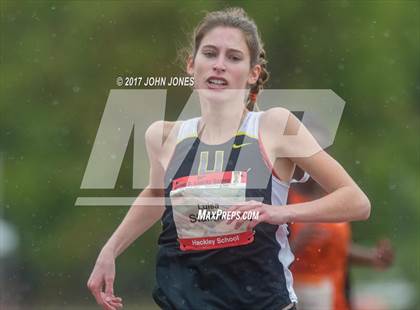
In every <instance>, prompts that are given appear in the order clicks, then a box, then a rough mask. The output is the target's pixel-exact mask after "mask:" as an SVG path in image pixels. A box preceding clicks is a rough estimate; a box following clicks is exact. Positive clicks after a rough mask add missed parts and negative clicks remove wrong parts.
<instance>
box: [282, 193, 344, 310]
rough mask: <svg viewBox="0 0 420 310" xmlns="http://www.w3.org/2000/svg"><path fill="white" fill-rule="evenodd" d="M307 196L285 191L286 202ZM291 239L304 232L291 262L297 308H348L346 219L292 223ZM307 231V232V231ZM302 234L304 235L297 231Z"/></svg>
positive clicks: (299, 201)
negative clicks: (287, 199) (342, 221)
mask: <svg viewBox="0 0 420 310" xmlns="http://www.w3.org/2000/svg"><path fill="white" fill-rule="evenodd" d="M307 200H308V199H307V198H306V197H305V196H303V195H300V194H297V193H296V192H293V191H291V192H289V203H290V204H293V203H301V202H305V201H307ZM290 227H291V234H290V241H291V243H292V242H294V241H297V240H295V239H296V238H299V237H298V235H299V234H300V233H303V234H305V230H306V235H307V238H305V239H306V240H301V242H302V243H301V244H302V246H300V247H298V248H297V249H296V251H295V253H294V255H295V262H294V263H293V265H292V266H291V267H292V268H291V271H292V273H293V278H294V283H295V284H294V287H295V290H296V294H297V295H298V298H299V309H302V310H306V309H323V310H329V309H330V310H348V309H349V306H348V304H347V300H346V297H345V281H346V270H347V263H348V259H347V257H348V251H349V244H350V238H351V231H350V225H349V224H348V223H293V224H292V225H290ZM308 233H309V234H308ZM301 236H304V235H301Z"/></svg>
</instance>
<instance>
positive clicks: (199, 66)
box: [187, 26, 261, 94]
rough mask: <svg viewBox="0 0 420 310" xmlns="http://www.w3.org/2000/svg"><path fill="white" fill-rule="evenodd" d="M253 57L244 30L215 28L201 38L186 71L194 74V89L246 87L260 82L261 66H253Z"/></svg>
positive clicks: (213, 89)
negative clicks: (258, 80) (251, 64)
mask: <svg viewBox="0 0 420 310" xmlns="http://www.w3.org/2000/svg"><path fill="white" fill-rule="evenodd" d="M250 63H251V56H250V53H249V48H248V46H247V43H246V41H245V36H244V34H243V33H242V31H241V30H239V29H236V28H230V27H220V26H219V27H216V28H214V29H212V30H210V31H209V32H208V33H207V34H206V35H205V36H204V37H203V39H202V41H201V44H200V47H199V49H198V51H197V54H196V56H195V59H194V60H193V59H190V60H189V62H188V67H187V71H188V73H189V74H191V75H193V76H194V81H195V88H197V89H206V90H209V91H211V92H213V93H214V94H216V93H220V92H223V91H224V90H226V89H244V88H246V86H247V84H253V83H255V82H256V81H257V79H258V76H259V73H260V70H261V68H260V66H259V65H256V66H254V67H253V68H252V69H251V66H250Z"/></svg>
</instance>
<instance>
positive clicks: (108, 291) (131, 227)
mask: <svg viewBox="0 0 420 310" xmlns="http://www.w3.org/2000/svg"><path fill="white" fill-rule="evenodd" d="M162 124H163V122H155V123H153V124H152V125H151V126H150V127H149V128H148V130H147V131H146V134H145V138H146V148H147V153H148V157H149V162H150V176H149V185H148V186H147V187H146V188H145V189H144V190H143V191H142V192H141V193H140V195H139V197H138V198H137V199H136V201H135V202H134V204H133V205H132V206H131V207H130V209H129V210H128V212H127V214H126V216H125V217H124V219H123V221H122V222H121V224H120V225H119V226H118V228H117V229H116V230H115V232H114V233H113V234H112V236H111V238H109V240H108V241H107V242H106V244H105V245H104V247H103V248H102V250H101V252H100V254H99V256H98V259H97V260H96V263H95V266H94V269H93V271H92V274H91V275H90V278H89V280H88V283H87V286H88V288H89V290H90V291H91V293H92V294H93V296H94V297H95V299H96V301H97V303H98V304H99V305H101V306H102V308H103V309H105V310H115V309H120V308H121V307H122V300H121V299H120V298H118V297H115V296H114V291H113V284H114V279H115V259H116V258H117V257H118V255H120V254H121V253H122V252H124V250H125V249H126V248H127V247H128V246H129V245H130V244H131V243H132V242H134V241H135V240H136V239H137V238H138V237H139V236H141V235H142V234H143V233H144V232H145V231H147V230H148V229H149V228H150V227H151V226H153V224H154V223H156V221H158V220H159V219H160V218H161V216H162V214H163V211H164V190H163V176H164V170H163V167H162V165H161V163H160V160H159V155H160V154H161V153H160V152H161V145H162V143H161V141H162V126H163V125H162ZM142 198H156V199H162V204H160V205H159V204H156V203H154V204H153V205H144V204H142V203H141V200H142Z"/></svg>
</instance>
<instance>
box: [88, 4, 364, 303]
mask: <svg viewBox="0 0 420 310" xmlns="http://www.w3.org/2000/svg"><path fill="white" fill-rule="evenodd" d="M187 72H188V73H189V74H191V75H192V76H193V77H194V81H195V85H194V86H195V89H196V90H197V92H198V96H199V102H200V108H201V117H197V118H193V119H189V120H186V121H179V122H166V121H158V122H155V123H153V124H152V125H151V126H150V127H149V128H148V130H147V132H146V135H145V137H146V146H147V150H148V156H149V161H150V178H149V185H148V186H147V187H146V188H145V189H144V190H143V191H142V192H141V194H140V195H139V198H138V199H139V200H138V201H141V199H142V198H157V197H165V198H167V199H175V198H180V199H181V200H182V199H184V204H183V205H182V203H181V204H175V203H171V201H175V200H169V202H165V203H162V206H159V207H156V206H147V205H145V204H141V203H136V202H135V203H134V205H133V206H132V207H131V208H130V209H129V211H128V213H127V215H126V217H125V218H124V220H123V221H122V223H121V224H120V225H119V227H118V228H117V230H116V231H115V232H114V234H113V235H112V236H111V238H110V239H109V240H108V242H107V243H106V244H105V246H104V247H103V248H102V250H101V252H100V254H99V257H98V259H97V261H96V264H95V267H94V269H93V271H92V274H91V276H90V278H89V280H88V288H89V289H90V291H91V292H92V294H93V296H94V297H95V299H96V301H97V303H98V304H100V305H101V306H102V307H103V309H111V310H113V309H119V308H121V307H122V300H121V298H119V297H116V296H114V293H113V282H114V278H115V259H116V257H117V256H118V255H120V254H121V253H122V252H123V251H124V250H125V249H126V248H127V247H128V246H129V245H130V244H131V243H132V242H133V241H134V240H136V239H137V238H138V237H139V236H140V235H142V234H143V233H144V232H145V231H146V230H147V229H149V228H150V227H151V226H152V225H153V224H154V223H155V222H156V221H158V220H159V219H161V220H162V232H161V235H160V237H159V242H158V243H159V251H158V254H157V266H156V287H155V289H154V292H153V298H154V300H155V301H156V303H157V304H158V305H159V306H160V307H161V308H162V309H200V310H201V309H294V308H295V303H296V302H297V299H296V296H295V293H294V291H293V287H292V275H291V273H290V271H289V269H288V266H289V265H290V263H291V262H292V261H293V255H292V253H291V251H290V247H289V244H288V241H287V224H286V223H288V222H342V221H351V220H363V219H367V218H368V217H369V214H370V202H369V200H368V198H367V197H366V195H365V194H364V193H363V192H362V191H361V189H360V188H359V187H358V186H357V185H356V184H355V182H354V181H353V180H352V179H351V177H350V176H349V175H348V174H347V173H346V171H345V170H344V169H343V168H342V167H341V166H340V164H339V163H337V162H336V161H335V160H334V159H333V158H331V157H330V156H329V155H328V154H327V153H326V152H324V151H323V150H322V149H321V148H320V147H319V146H318V144H317V143H316V141H315V140H314V138H313V137H312V136H311V135H310V134H309V133H308V131H307V130H305V129H304V128H303V126H302V125H301V124H300V123H299V121H298V120H297V119H296V118H295V117H294V116H293V115H292V114H291V113H290V112H289V111H287V110H285V109H283V108H272V109H270V110H267V111H264V112H262V111H261V112H254V111H253V110H254V105H255V101H256V97H257V95H258V92H259V90H260V89H261V88H262V85H263V84H264V83H265V82H266V80H267V78H268V73H267V71H266V59H265V52H264V50H263V46H262V43H261V40H260V37H259V34H258V30H257V27H256V25H255V23H254V21H252V20H251V19H250V18H249V17H248V16H247V15H246V13H245V12H244V11H243V10H242V9H238V8H233V9H232V8H231V9H226V10H223V11H217V12H211V13H209V14H207V15H206V16H205V18H204V19H203V20H202V21H201V22H200V23H199V25H198V26H197V28H196V29H195V31H194V37H193V44H192V50H191V54H190V57H189V58H188V61H187ZM299 126H302V128H301V129H302V130H300V131H299V134H298V135H293V139H290V137H291V135H290V134H293V133H295V132H296V131H297V129H298V128H299ZM283 133H285V134H283ZM162 134H163V136H164V137H163V139H164V141H165V143H163V145H162V143H161V142H162ZM296 165H298V166H299V167H300V168H301V169H303V170H304V171H306V172H307V173H309V174H310V175H311V176H312V178H313V179H314V180H316V181H317V182H318V183H319V184H320V185H321V186H322V187H323V188H324V189H325V191H326V192H327V193H329V194H328V195H326V196H324V197H322V198H320V199H317V200H314V201H310V202H305V203H299V204H294V205H286V201H287V193H288V188H289V182H290V180H291V178H292V176H293V172H294V169H295V166H296ZM206 195H207V196H211V197H210V198H209V199H210V200H205V197H204V196H206ZM215 196H216V197H220V198H226V199H227V200H228V201H231V203H230V205H232V204H233V205H234V206H230V208H229V206H226V205H225V206H223V205H222V203H220V204H219V203H217V202H216V203H215V202H214V201H213V202H212V203H207V204H200V202H203V201H207V202H208V201H211V199H213V198H214V197H215ZM190 198H192V199H193V200H192V201H193V202H192V203H191V200H188V199H190ZM162 199H163V198H162ZM194 199H196V200H194ZM200 199H201V200H200ZM229 199H230V200H229ZM187 200H188V201H189V202H188V203H186V201H187ZM167 201H168V200H167ZM194 201H195V202H196V203H194ZM219 209H221V210H222V209H223V210H225V211H226V210H229V211H230V212H231V211H235V212H240V213H238V214H244V213H245V212H247V211H257V212H258V214H259V217H258V219H254V220H252V221H246V220H245V219H244V218H243V217H234V218H230V220H228V219H229V218H219V219H214V218H212V219H204V220H201V221H199V220H197V215H198V213H199V212H202V211H203V210H206V211H210V212H213V211H217V210H219ZM200 210H201V211H200Z"/></svg>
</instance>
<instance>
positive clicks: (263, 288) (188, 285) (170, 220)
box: [153, 112, 296, 310]
mask: <svg viewBox="0 0 420 310" xmlns="http://www.w3.org/2000/svg"><path fill="white" fill-rule="evenodd" d="M262 113H263V112H248V114H247V115H246V116H245V118H244V120H243V122H242V124H241V126H240V128H239V130H238V132H237V134H236V135H235V137H232V138H231V139H230V140H229V141H227V142H225V143H223V144H218V145H208V144H205V143H203V142H201V141H200V139H199V137H198V134H197V126H198V122H199V120H200V118H192V119H189V120H186V121H183V122H182V124H181V125H180V128H179V132H178V138H177V144H176V147H175V150H174V153H173V155H172V158H171V160H170V162H169V165H168V168H167V170H166V172H165V187H166V188H165V197H166V198H167V202H166V208H165V212H164V214H163V216H162V232H161V235H160V237H159V250H158V254H157V266H156V287H155V289H154V292H153V298H154V299H155V301H156V303H157V304H158V305H159V306H160V307H161V308H163V309H199V310H204V309H264V310H268V309H282V308H283V307H286V306H287V305H289V304H291V303H293V302H296V295H295V293H294V291H293V288H292V275H291V272H290V271H289V269H288V267H289V265H290V263H291V262H292V261H293V254H292V253H291V251H290V247H289V243H288V239H287V235H288V230H287V225H286V224H284V225H271V224H268V223H260V224H259V225H257V226H256V227H255V229H254V231H253V232H252V231H247V230H246V228H243V227H245V225H244V226H243V227H242V228H241V229H238V230H233V228H232V227H231V226H233V225H226V224H225V221H220V220H217V219H216V220H215V219H214V218H213V219H209V218H207V217H204V218H201V220H200V216H199V215H200V214H199V213H200V212H201V215H203V214H204V213H203V212H207V215H208V213H209V212H210V213H215V212H218V210H228V207H227V206H224V205H223V203H218V202H217V199H215V197H216V198H217V197H220V199H222V198H225V199H227V200H229V201H231V202H236V201H245V200H260V201H262V202H263V203H265V204H273V205H279V206H281V205H285V204H286V201H287V193H288V190H289V184H288V183H285V182H282V181H280V180H279V179H278V178H277V177H276V176H275V174H274V172H273V167H272V164H271V163H270V162H269V160H268V158H267V156H266V154H265V151H264V147H263V145H262V143H261V139H260V138H259V119H260V117H261V115H262ZM175 197H177V198H181V201H184V202H186V203H185V204H184V205H182V203H181V204H175V203H172V201H173V200H171V199H173V198H175ZM208 197H210V200H209V199H207V198H208ZM182 199H183V200H182ZM194 199H195V200H194ZM212 199H213V200H212ZM194 201H195V202H197V203H194ZM209 201H211V203H209ZM220 212H221V211H220Z"/></svg>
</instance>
